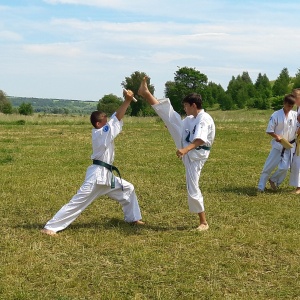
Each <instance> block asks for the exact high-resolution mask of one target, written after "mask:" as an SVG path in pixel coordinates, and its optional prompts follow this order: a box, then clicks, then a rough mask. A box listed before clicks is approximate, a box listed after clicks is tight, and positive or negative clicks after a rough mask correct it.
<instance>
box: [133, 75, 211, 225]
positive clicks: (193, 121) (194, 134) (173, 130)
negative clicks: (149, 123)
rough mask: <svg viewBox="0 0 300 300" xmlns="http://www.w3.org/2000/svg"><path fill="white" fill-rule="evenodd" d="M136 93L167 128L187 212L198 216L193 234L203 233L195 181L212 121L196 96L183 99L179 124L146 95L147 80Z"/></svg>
mask: <svg viewBox="0 0 300 300" xmlns="http://www.w3.org/2000/svg"><path fill="white" fill-rule="evenodd" d="M138 93H139V95H141V96H142V97H143V98H144V99H146V100H147V101H148V103H149V104H150V105H152V107H153V108H154V110H155V111H156V113H157V114H158V115H159V116H160V117H161V118H162V120H163V121H164V123H165V125H166V126H167V128H168V130H169V132H170V134H171V136H172V138H173V140H174V142H175V145H176V147H177V151H176V155H177V157H178V158H180V159H182V161H183V164H184V166H185V170H186V186H187V192H188V205H189V209H190V212H192V213H196V214H198V215H199V221H200V224H199V226H198V227H197V230H199V231H204V230H207V229H208V227H209V226H208V223H207V220H206V217H205V212H204V202H203V196H202V194H201V191H200V188H199V179H200V173H201V170H202V168H203V166H204V164H205V162H206V160H207V159H208V156H209V153H210V148H211V146H212V144H213V141H214V138H215V124H214V121H213V119H212V118H211V116H210V115H209V114H207V113H206V112H204V110H203V109H202V99H201V96H200V95H197V94H190V95H188V96H187V97H185V98H184V99H183V106H184V110H185V112H186V114H187V117H186V118H185V119H184V120H182V119H181V117H180V115H179V114H178V113H177V112H175V111H174V109H173V107H172V105H171V103H170V100H169V99H162V100H157V99H156V98H155V97H154V96H153V95H152V94H151V93H150V91H149V89H148V86H147V77H145V78H144V79H143V81H142V83H141V86H140V88H139V92H138Z"/></svg>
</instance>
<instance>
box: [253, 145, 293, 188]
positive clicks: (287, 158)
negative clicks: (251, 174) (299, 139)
mask: <svg viewBox="0 0 300 300" xmlns="http://www.w3.org/2000/svg"><path fill="white" fill-rule="evenodd" d="M290 164H291V149H286V150H285V151H284V154H283V156H281V150H278V149H275V148H272V150H271V151H270V154H269V156H268V158H267V160H266V162H265V165H264V168H263V170H262V172H261V176H260V179H259V183H258V189H259V190H261V191H263V190H264V189H265V187H266V184H267V181H268V179H269V178H270V180H271V181H273V182H274V183H275V185H276V186H279V185H280V184H281V183H282V182H283V180H284V179H285V177H286V174H287V171H288V169H289V168H290ZM276 167H277V170H276V172H275V173H274V174H273V175H272V176H271V177H270V175H271V173H272V171H273V170H274V169H275V168H276Z"/></svg>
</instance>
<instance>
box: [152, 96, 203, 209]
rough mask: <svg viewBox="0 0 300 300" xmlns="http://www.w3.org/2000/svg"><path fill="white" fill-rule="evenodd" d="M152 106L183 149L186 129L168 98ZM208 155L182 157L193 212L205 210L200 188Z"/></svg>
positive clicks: (190, 207) (178, 147) (176, 143)
mask: <svg viewBox="0 0 300 300" xmlns="http://www.w3.org/2000/svg"><path fill="white" fill-rule="evenodd" d="M152 107H153V108H154V110H155V111H156V113H157V114H158V115H159V116H160V117H161V118H162V120H163V121H164V123H165V125H166V126H167V128H168V130H169V132H170V134H171V136H172V138H173V140H174V142H175V145H176V147H177V149H181V148H182V147H183V146H182V134H183V132H184V130H183V126H182V120H181V117H180V115H179V114H177V113H176V112H175V111H174V109H173V107H172V106H171V103H170V101H169V100H168V99H163V100H160V101H159V104H155V105H152ZM207 152H209V151H207ZM208 155H209V154H208ZM208 155H207V157H206V158H204V159H201V160H191V159H190V158H189V156H188V155H187V154H186V155H184V156H183V159H182V161H183V164H184V166H185V171H186V186H187V192H188V205H189V210H190V212H191V213H200V212H203V211H204V201H203V196H202V193H201V190H200V188H199V179H200V174H201V170H202V168H203V166H204V163H205V162H206V160H207V158H208Z"/></svg>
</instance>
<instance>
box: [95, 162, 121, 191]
mask: <svg viewBox="0 0 300 300" xmlns="http://www.w3.org/2000/svg"><path fill="white" fill-rule="evenodd" d="M93 165H98V166H101V167H104V168H106V169H108V170H109V171H110V172H111V181H110V187H111V188H112V189H114V188H115V187H116V180H115V175H114V173H113V171H116V172H117V173H118V175H119V177H120V179H121V186H122V190H123V185H122V177H121V173H120V171H119V170H118V168H117V167H115V166H113V165H110V164H107V163H105V162H104V161H102V160H97V159H93Z"/></svg>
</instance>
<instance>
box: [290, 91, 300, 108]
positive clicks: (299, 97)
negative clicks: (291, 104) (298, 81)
mask: <svg viewBox="0 0 300 300" xmlns="http://www.w3.org/2000/svg"><path fill="white" fill-rule="evenodd" d="M292 94H293V95H294V97H295V102H296V105H297V106H300V89H299V88H297V89H294V90H293V93H292Z"/></svg>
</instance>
